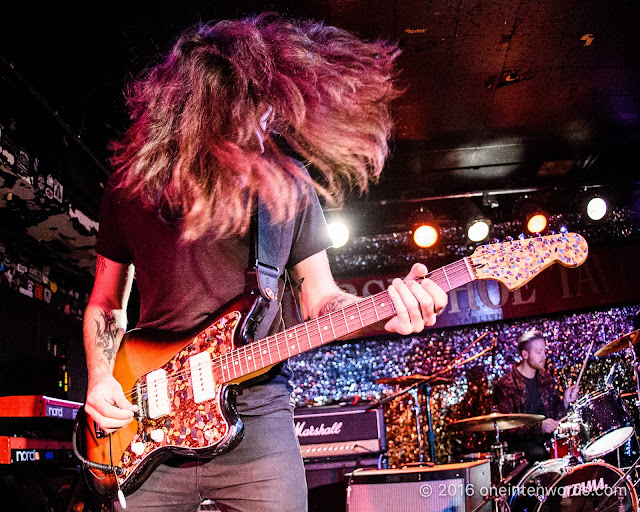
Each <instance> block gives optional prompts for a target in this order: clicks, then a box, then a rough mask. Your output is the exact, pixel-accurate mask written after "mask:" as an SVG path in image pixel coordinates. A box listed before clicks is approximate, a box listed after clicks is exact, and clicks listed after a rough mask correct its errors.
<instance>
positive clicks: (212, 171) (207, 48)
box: [84, 15, 447, 512]
mask: <svg viewBox="0 0 640 512" xmlns="http://www.w3.org/2000/svg"><path fill="white" fill-rule="evenodd" d="M397 55H398V49H397V48H396V47H395V46H393V45H390V44H387V43H385V42H380V41H377V42H362V41H360V40H359V39H357V38H356V37H354V36H352V35H351V34H349V33H347V32H345V31H343V30H340V29H337V28H333V27H325V26H323V25H322V24H319V23H314V22H296V23H293V22H289V21H286V20H283V19H280V18H278V17H275V16H273V15H262V16H258V17H255V18H248V19H244V20H237V21H222V22H219V23H217V24H213V25H204V26H199V27H195V28H193V29H190V30H188V31H187V32H185V33H184V34H183V35H182V36H180V38H179V39H178V40H177V42H176V43H175V45H174V47H173V49H172V50H171V51H170V53H169V54H168V55H167V56H166V57H165V58H164V59H163V60H162V61H161V62H160V63H159V64H157V65H156V66H154V67H152V68H150V69H149V70H147V71H146V72H145V73H144V74H142V76H141V77H140V78H138V79H137V81H135V82H134V83H133V85H132V86H131V88H130V89H129V93H128V94H129V95H128V105H129V107H130V113H131V127H130V128H129V129H128V131H127V132H126V134H125V135H124V137H123V138H122V140H120V141H119V142H117V143H114V144H113V148H112V149H113V150H114V156H113V165H114V167H115V172H114V175H113V176H112V177H111V178H110V179H109V180H108V183H107V186H106V189H105V192H104V195H103V199H102V207H101V213H100V233H99V236H98V243H97V246H96V250H97V252H98V258H97V263H96V278H95V283H94V287H93V292H92V294H91V298H90V300H89V304H88V306H87V309H86V312H85V318H84V342H85V350H86V359H87V367H88V371H89V383H88V391H87V399H86V406H85V409H86V412H87V413H88V414H89V416H90V417H91V418H92V419H93V420H94V421H95V422H96V424H97V425H98V426H99V427H101V428H102V429H103V430H104V431H105V432H106V433H110V432H114V431H116V430H117V429H119V428H121V427H123V426H125V425H127V424H129V423H130V422H131V421H132V419H133V417H134V414H135V412H136V406H134V405H132V404H131V403H129V402H128V401H127V399H126V398H125V395H124V394H123V390H122V387H121V386H120V384H119V383H118V382H117V381H116V380H115V379H114V378H113V376H112V370H113V365H114V361H115V359H116V357H117V352H118V348H119V345H120V341H121V340H122V336H123V333H124V331H125V328H126V323H127V321H126V306H127V299H128V296H129V292H130V289H131V285H132V280H133V276H134V267H135V276H136V279H137V285H138V288H139V290H140V296H141V306H140V320H139V323H138V327H143V328H150V329H157V330H162V331H168V332H185V331H188V330H190V329H193V328H194V327H195V326H197V325H200V324H201V323H202V322H203V321H205V320H206V318H207V317H208V316H209V315H211V314H212V313H213V312H215V311H216V310H217V309H218V308H219V307H220V306H221V305H223V304H224V303H226V302H227V301H229V300H231V299H232V298H233V297H235V296H236V295H238V294H240V293H242V292H243V290H244V289H245V288H247V287H253V288H255V276H252V275H250V274H248V273H247V267H248V264H247V263H248V262H249V261H250V240H251V233H250V225H251V222H250V219H251V216H252V213H253V212H255V209H256V202H257V195H258V192H259V194H260V201H261V202H262V204H264V205H265V207H266V208H267V210H268V214H269V216H270V218H271V220H272V222H273V223H274V224H277V225H280V226H282V229H281V233H282V239H281V241H279V242H278V245H279V249H280V251H279V252H280V253H281V255H280V261H279V264H280V265H279V268H281V269H284V268H286V269H288V270H289V271H290V272H291V275H292V278H293V280H294V281H295V282H296V283H297V285H298V286H297V287H296V288H297V291H296V293H297V294H298V295H299V301H300V305H301V309H302V313H303V315H304V317H305V318H306V319H312V318H315V317H317V316H320V315H323V314H325V313H328V312H330V311H332V310H335V309H338V308H340V307H343V306H345V305H347V304H349V303H351V302H354V301H356V300H358V298H357V297H354V296H352V295H348V294H345V293H343V292H342V291H341V290H340V289H339V288H338V287H337V286H336V284H335V283H334V281H333V278H332V276H331V271H330V268H329V264H328V260H327V255H326V252H325V249H326V248H327V247H329V246H330V244H331V242H330V239H329V236H328V234H327V230H326V226H325V224H324V218H323V215H322V211H321V209H320V204H319V202H318V198H317V195H316V191H317V192H319V193H320V194H321V195H323V196H324V197H326V198H327V199H329V198H337V199H340V197H341V194H342V193H343V192H345V189H346V188H348V187H350V186H353V185H357V186H358V187H360V188H362V189H364V190H366V188H367V183H368V181H369V180H372V179H376V178H377V177H378V175H379V173H380V171H381V169H382V166H383V163H384V160H385V157H386V155H387V139H388V137H389V134H390V129H391V115H390V111H389V104H390V101H391V100H392V99H393V98H395V97H397V95H398V90H397V89H396V88H395V86H394V84H393V82H392V77H393V76H394V70H393V62H394V59H395V58H396V56H397ZM277 139H279V140H280V142H281V143H285V144H286V145H287V146H288V147H289V148H292V149H293V150H294V151H295V152H296V153H297V154H299V155H300V156H301V159H302V160H303V161H305V162H308V163H309V164H312V165H313V167H314V169H315V170H317V173H318V177H317V179H318V181H317V182H316V181H312V180H311V178H310V177H309V175H308V174H307V173H306V172H305V171H304V169H303V168H301V166H300V165H299V164H298V163H296V162H295V161H294V160H293V159H291V158H289V157H287V156H285V154H284V152H283V150H282V149H281V146H282V144H281V143H280V144H279V143H277V142H278V140H277ZM426 272H427V269H426V268H425V266H424V265H421V264H416V265H414V266H413V268H412V269H411V272H410V273H409V275H408V276H407V277H406V279H405V280H404V281H403V280H401V279H395V280H394V281H393V283H392V285H391V286H390V287H389V294H390V296H391V298H392V300H393V303H394V305H395V308H396V311H397V315H396V316H395V317H393V318H392V319H390V320H389V321H388V322H387V323H386V324H385V328H386V329H387V330H388V331H389V332H396V333H400V334H409V333H413V332H420V331H422V330H423V328H424V327H425V325H433V324H434V322H435V315H436V313H437V312H439V311H440V310H442V309H443V308H444V306H445V305H446V302H447V297H446V294H445V293H444V292H443V291H442V290H441V289H440V288H439V287H438V286H437V285H435V284H434V283H433V282H432V281H430V280H428V279H425V280H422V281H421V282H418V281H416V280H415V278H417V277H422V276H425V275H426ZM279 293H280V294H281V293H282V292H281V291H279ZM276 318H279V317H276ZM280 327H281V326H280V321H279V320H274V321H273V322H271V324H270V325H267V326H264V325H262V324H261V325H260V326H259V327H258V329H259V330H262V334H264V335H266V334H270V333H273V332H275V331H276V330H277V329H279V328H280ZM256 338H258V336H256ZM291 378H292V373H291V370H290V369H289V367H288V365H286V364H280V365H277V366H276V367H274V368H273V369H272V370H271V371H270V372H269V373H268V374H267V375H265V376H263V377H262V378H260V379H257V381H255V382H254V381H252V382H250V383H249V384H248V385H247V386H245V389H244V390H243V393H242V394H241V395H240V396H239V397H238V400H237V406H238V412H239V414H240V415H241V418H242V420H243V422H244V429H245V430H244V438H243V439H242V441H241V442H240V443H239V444H238V445H237V446H236V447H235V448H233V449H232V450H230V451H228V452H226V453H223V454H221V455H218V456H216V457H215V458H213V459H211V460H206V461H205V460H195V459H192V458H190V459H181V458H178V457H175V458H173V459H170V460H169V461H168V462H167V463H165V464H162V465H160V466H159V467H157V468H156V469H155V470H154V471H153V473H152V474H151V475H150V476H149V477H148V478H147V479H146V480H145V481H144V483H143V484H142V485H141V487H140V488H139V489H138V490H136V491H135V492H133V493H132V494H131V495H129V496H127V510H162V511H165V512H167V511H190V510H192V511H196V510H198V507H199V505H200V503H201V501H202V500H203V499H205V498H209V499H213V500H215V502H216V505H217V506H218V507H219V508H220V509H221V510H223V511H265V512H266V511H274V512H275V511H278V512H283V511H292V512H299V511H302V510H306V484H305V478H304V467H303V464H302V461H301V456H300V451H299V446H298V443H297V440H296V437H295V434H294V429H293V407H292V401H291V392H292V386H291V383H290V380H291ZM113 505H114V507H115V508H116V509H118V510H120V509H121V508H120V507H121V505H119V504H118V502H117V501H115V503H114V504H113Z"/></svg>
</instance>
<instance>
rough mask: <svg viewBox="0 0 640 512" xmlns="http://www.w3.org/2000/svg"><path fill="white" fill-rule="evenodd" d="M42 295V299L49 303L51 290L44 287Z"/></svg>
mask: <svg viewBox="0 0 640 512" xmlns="http://www.w3.org/2000/svg"><path fill="white" fill-rule="evenodd" d="M42 296H43V298H44V301H45V302H46V303H47V304H49V303H50V302H51V290H50V289H49V288H45V289H44V291H43V292H42Z"/></svg>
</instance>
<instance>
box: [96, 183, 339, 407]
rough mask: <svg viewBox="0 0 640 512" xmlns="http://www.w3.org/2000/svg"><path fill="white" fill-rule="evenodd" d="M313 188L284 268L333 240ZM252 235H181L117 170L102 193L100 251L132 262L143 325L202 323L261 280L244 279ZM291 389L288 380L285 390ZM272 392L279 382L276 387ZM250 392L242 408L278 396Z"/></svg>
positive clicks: (180, 327) (178, 328) (169, 327)
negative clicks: (185, 238)
mask: <svg viewBox="0 0 640 512" xmlns="http://www.w3.org/2000/svg"><path fill="white" fill-rule="evenodd" d="M301 186H308V185H306V184H304V185H301ZM311 196H312V198H313V200H312V201H309V204H307V205H306V206H305V207H304V208H303V209H301V211H300V212H299V213H298V215H297V217H296V218H295V219H294V220H293V221H292V223H291V224H288V225H287V226H288V228H289V229H292V230H293V236H292V242H291V248H290V251H288V252H287V251H286V250H285V251H281V253H282V254H284V255H285V256H284V257H283V258H282V259H283V260H284V261H281V262H279V263H280V265H279V266H280V268H281V269H284V268H285V267H286V268H292V267H293V266H295V265H296V264H297V263H299V262H301V261H303V260H304V259H306V258H308V257H309V256H312V255H313V254H316V253H318V252H320V251H322V250H324V249H326V248H327V247H329V246H330V245H331V239H330V237H329V234H328V231H327V228H326V224H325V220H324V215H323V213H322V209H321V207H320V204H319V202H318V199H317V196H316V195H315V192H313V193H312V194H311ZM283 230H284V229H283ZM249 238H250V237H249V236H244V237H230V238H226V239H223V240H215V239H213V238H212V237H207V236H206V235H205V236H203V237H201V238H200V239H198V240H196V241H194V242H191V243H183V242H182V241H181V240H180V230H179V227H178V225H175V224H172V223H168V222H165V221H163V220H162V219H161V218H160V216H159V215H158V214H157V213H156V212H153V211H150V210H148V209H145V208H144V207H143V205H142V203H141V202H140V201H139V200H137V199H132V198H128V197H127V196H126V194H125V192H124V191H123V190H122V189H119V188H117V187H115V181H114V179H113V178H111V179H109V180H108V182H107V187H106V189H105V192H104V194H103V197H102V206H101V211H100V230H99V233H98V240H97V244H96V251H97V252H98V254H100V255H102V256H104V257H105V258H107V259H110V260H112V261H116V262H119V263H133V264H134V266H135V277H136V281H137V285H138V289H139V291H140V320H139V322H138V324H137V327H140V328H149V329H157V330H163V331H171V332H183V331H187V330H190V329H193V328H194V327H195V326H198V325H200V324H202V322H204V321H205V320H206V319H207V318H208V317H209V316H210V315H211V314H212V313H214V312H215V311H216V310H217V309H218V308H219V307H220V306H222V305H223V304H225V303H227V302H228V301H230V300H231V299H233V298H234V297H236V296H237V295H239V294H241V293H242V292H243V291H245V289H246V288H247V285H248V286H250V287H255V286H254V283H247V282H246V281H247V274H246V271H247V268H248V264H249ZM276 327H277V326H276ZM280 377H285V378H284V379H283V378H280V379H278V378H276V379H274V381H275V382H273V383H274V384H278V383H282V382H288V381H289V378H290V377H291V373H290V370H289V369H288V366H286V365H285V366H284V367H283V371H282V373H281V376H280ZM254 387H255V388H262V387H271V386H254ZM291 391H292V388H291V387H290V386H287V387H286V389H285V390H283V389H281V390H280V391H279V393H280V394H281V395H283V394H290V392H291ZM273 392H277V390H276V389H272V390H270V393H273ZM256 393H257V394H256ZM251 395H252V393H246V392H245V393H243V396H242V397H241V398H240V399H239V400H238V406H239V409H240V410H242V409H243V408H244V409H246V410H249V409H255V410H256V411H257V412H256V413H262V412H265V410H264V407H265V406H266V404H267V402H268V401H269V400H271V399H272V398H273V397H272V396H270V395H268V394H267V395H265V396H262V395H261V394H260V391H259V390H254V395H255V400H250V398H251ZM245 402H248V403H245ZM274 406H275V404H274Z"/></svg>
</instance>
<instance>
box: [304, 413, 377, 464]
mask: <svg viewBox="0 0 640 512" xmlns="http://www.w3.org/2000/svg"><path fill="white" fill-rule="evenodd" d="M366 407H367V406H366V405H364V406H348V405H345V406H329V407H308V408H304V409H296V411H295V412H294V421H295V430H296V435H297V436H298V441H299V442H300V451H301V452H302V457H303V458H304V459H334V458H357V457H363V456H371V455H377V454H381V453H383V452H385V451H386V449H387V438H386V432H385V425H384V414H383V411H382V409H373V410H370V411H367V410H366Z"/></svg>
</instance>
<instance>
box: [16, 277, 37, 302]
mask: <svg viewBox="0 0 640 512" xmlns="http://www.w3.org/2000/svg"><path fill="white" fill-rule="evenodd" d="M34 285H35V283H34V282H33V281H31V280H30V279H29V280H28V281H27V283H26V286H21V287H20V288H18V291H19V292H20V293H21V294H22V295H26V296H27V297H31V298H33V288H34Z"/></svg>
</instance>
